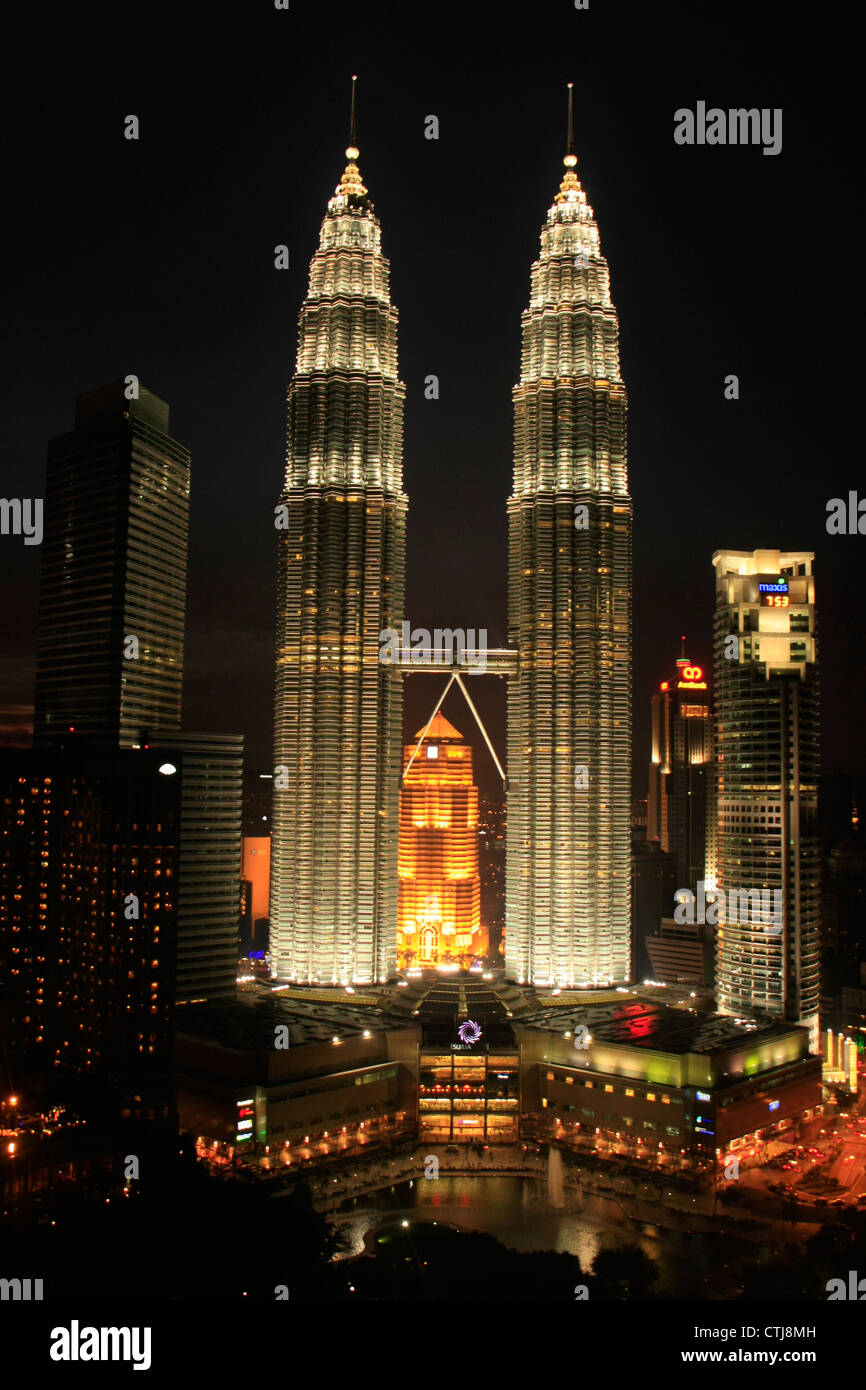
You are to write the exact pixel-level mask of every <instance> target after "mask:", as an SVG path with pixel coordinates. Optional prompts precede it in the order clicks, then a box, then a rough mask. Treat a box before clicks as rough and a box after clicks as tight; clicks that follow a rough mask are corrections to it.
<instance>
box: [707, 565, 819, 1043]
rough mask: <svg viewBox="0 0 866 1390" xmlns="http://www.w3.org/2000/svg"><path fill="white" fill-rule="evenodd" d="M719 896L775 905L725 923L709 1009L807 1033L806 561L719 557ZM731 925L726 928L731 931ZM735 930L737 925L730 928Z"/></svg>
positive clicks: (814, 969)
mask: <svg viewBox="0 0 866 1390" xmlns="http://www.w3.org/2000/svg"><path fill="white" fill-rule="evenodd" d="M713 565H714V566H715V571H716V617H715V751H716V762H715V778H714V781H715V798H714V800H715V808H716V809H715V824H714V827H712V829H713V834H712V860H713V863H714V865H715V878H716V887H717V889H718V890H720V891H721V892H722V893H724V894H725V898H726V901H728V902H730V900H731V893H732V891H733V892H734V893H735V894H738V895H739V898H740V899H741V900H742V899H743V897H744V895H745V894H746V893H752V894H755V895H756V894H757V892H761V893H766V894H767V895H773V894H774V895H776V896H775V898H772V899H771V901H775V902H778V903H779V904H780V913H779V917H778V920H777V921H776V920H774V921H770V922H766V921H756V920H754V916H753V914H752V913H751V912H748V911H743V912H741V913H739V914H732V913H730V911H729V912H728V913H727V914H726V920H725V921H724V922H722V921H720V922H719V924H718V929H717V949H716V990H717V1005H718V1007H719V1009H721V1010H722V1011H723V1012H725V1013H731V1014H735V1015H737V1016H739V1017H750V1016H752V1015H755V1014H758V1015H768V1016H771V1017H775V1018H780V1019H784V1020H786V1021H789V1022H796V1023H801V1024H803V1025H804V1026H805V1027H808V1028H809V1033H810V1041H811V1045H812V1048H813V1050H815V1049H817V1045H818V1012H819V997H820V978H819V972H820V955H819V927H820V837H819V833H818V776H819V756H820V748H819V687H818V664H817V646H816V643H817V639H816V629H815V579H814V573H813V566H814V555H813V554H812V552H811V551H797V552H788V553H786V552H782V551H779V550H769V549H768V550H755V551H751V552H747V551H730V550H720V551H716V553H715V554H714V556H713ZM732 918H734V920H732ZM737 918H738V920H737Z"/></svg>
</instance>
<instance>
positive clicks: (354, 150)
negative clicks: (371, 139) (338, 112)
mask: <svg viewBox="0 0 866 1390" xmlns="http://www.w3.org/2000/svg"><path fill="white" fill-rule="evenodd" d="M357 81H358V74H357V73H353V74H352V107H351V111H350V114H349V148H348V149H347V150H346V158H347V159H357V158H358V143H357V136H356V134H355V86H356V83H357Z"/></svg>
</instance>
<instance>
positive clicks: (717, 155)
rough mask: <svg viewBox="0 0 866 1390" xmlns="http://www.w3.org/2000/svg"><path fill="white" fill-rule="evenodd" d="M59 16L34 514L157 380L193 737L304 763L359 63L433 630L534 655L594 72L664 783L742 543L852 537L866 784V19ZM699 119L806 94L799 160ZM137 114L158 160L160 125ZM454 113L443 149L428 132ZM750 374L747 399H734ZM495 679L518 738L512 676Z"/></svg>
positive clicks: (415, 694)
mask: <svg viewBox="0 0 866 1390" xmlns="http://www.w3.org/2000/svg"><path fill="white" fill-rule="evenodd" d="M33 13H34V20H33V23H34V28H33V30H32V32H29V33H21V34H20V35H19V36H18V37H17V38H13V39H10V40H9V41H8V43H7V51H6V71H5V74H4V78H5V81H4V86H5V88H6V90H5V93H4V97H3V104H4V107H5V111H4V130H5V141H4V144H5V146H6V150H5V154H4V163H5V172H4V185H5V191H6V194H7V199H6V201H7V213H6V217H5V219H4V222H3V226H2V232H0V235H2V239H3V242H4V247H3V261H2V264H3V270H4V281H5V284H4V290H3V298H4V302H5V311H6V312H5V317H6V326H7V331H6V334H5V342H4V361H3V370H2V382H3V387H4V390H5V396H6V400H5V409H4V411H3V420H4V423H3V436H2V471H0V492H2V495H3V496H7V497H10V496H25V497H27V496H39V495H41V493H42V485H43V479H44V459H45V446H46V441H47V440H48V439H49V438H50V437H52V436H53V435H56V434H60V433H63V432H65V431H66V430H67V429H69V428H71V425H72V419H73V411H74V400H75V397H76V395H78V394H79V393H80V392H82V391H85V390H89V389H91V388H93V387H96V386H99V385H102V384H103V383H105V382H107V381H111V380H115V379H117V378H118V377H121V376H124V375H126V374H127V373H129V372H134V373H136V374H137V375H138V376H139V378H140V379H141V381H142V383H143V384H144V385H146V386H147V387H148V388H149V389H150V390H152V391H154V392H155V393H156V394H157V395H159V396H161V397H163V399H165V400H167V401H168V402H169V403H170V405H171V410H172V433H173V434H174V436H175V437H176V438H177V439H179V440H180V441H181V442H182V443H184V444H185V445H186V446H187V447H188V448H190V449H191V451H192V463H193V492H192V533H191V544H190V587H189V607H188V644H187V666H186V693H185V712H184V717H185V723H186V724H187V725H188V726H189V727H191V728H205V729H214V730H219V729H224V730H227V731H230V730H242V731H243V732H244V733H245V734H246V736H247V747H248V760H249V762H250V764H251V765H253V766H268V765H269V763H270V760H271V759H270V742H271V713H272V665H273V633H274V579H275V556H276V548H275V533H274V528H273V507H274V504H275V503H276V501H277V497H278V494H279V489H280V484H281V477H282V468H283V463H284V451H285V441H284V429H285V418H284V417H285V391H286V385H287V382H288V379H289V377H290V375H291V372H292V370H293V367H294V357H295V346H296V326H297V317H298V311H299V308H300V305H301V301H302V299H303V297H304V294H305V292H306V285H307V272H308V266H309V261H310V257H311V255H312V253H313V251H314V249H315V247H316V244H317V238H318V231H319V226H320V223H321V219H322V216H323V214H324V211H325V204H326V201H327V199H328V197H329V196H330V195H331V193H332V192H333V189H334V186H335V184H336V183H337V181H338V179H339V177H340V174H341V172H342V169H343V165H344V162H345V161H344V157H343V150H344V147H345V144H346V138H347V129H346V127H347V108H348V95H349V78H350V74H351V73H353V72H357V73H359V130H358V143H359V147H360V150H361V158H360V161H359V163H360V168H361V172H362V174H363V176H364V179H365V182H366V184H367V186H368V188H369V189H370V192H371V195H372V197H373V200H374V202H375V205H376V211H377V213H378V215H379V217H380V219H381V222H382V230H383V247H384V250H385V254H386V255H387V256H388V257H389V259H390V262H391V274H392V294H393V299H394V302H395V303H396V305H397V306H398V308H399V311H400V373H401V377H402V379H403V380H404V381H405V382H406V386H407V407H406V431H405V455H404V477H405V484H404V485H405V489H406V491H407V492H408V494H409V499H410V511H409V535H408V556H409V558H408V603H407V616H408V617H409V618H410V619H411V621H412V622H413V624H414V625H423V626H426V627H428V628H432V627H434V626H437V625H438V626H464V627H486V628H487V629H488V632H489V637H490V641H491V644H494V645H496V644H501V643H504V641H505V631H506V526H505V500H506V497H507V495H508V493H509V492H510V487H511V468H512V441H511V432H512V412H511V388H512V386H513V384H514V383H515V382H516V380H517V377H518V374H519V356H520V314H521V311H522V310H523V309H524V308H525V306H526V304H527V300H528V292H529V272H530V266H531V263H532V261H533V259H534V258H535V256H536V254H537V251H538V237H539V232H540V229H541V225H542V222H543V220H544V217H545V214H546V210H547V208H548V207H549V205H550V203H551V201H552V199H553V195H554V193H555V191H556V189H557V186H558V183H559V179H560V177H561V172H562V164H561V160H562V155H563V153H564V126H565V84H566V82H567V81H569V80H573V81H574V83H575V124H576V148H577V153H578V160H579V162H578V175H579V177H580V178H581V180H582V182H583V185H584V188H585V189H586V192H587V195H588V198H589V201H590V204H591V205H592V207H593V208H594V210H595V213H596V217H597V219H598V223H599V227H600V231H601V242H602V250H603V252H604V254H605V255H606V256H607V259H608V262H609V265H610V268H611V283H612V290H613V298H614V302H615V304H616V307H617V311H618V314H619V321H620V330H621V349H622V364H623V374H624V377H625V381H626V385H627V388H628V393H629V416H630V438H629V473H630V479H631V489H632V494H633V496H634V499H635V551H634V565H635V608H634V618H635V644H634V700H635V758H636V775H635V791H636V793H640V792H642V791H643V789H644V783H645V771H644V765H645V763H646V759H647V756H648V723H649V708H648V706H649V697H650V695H651V692H652V689H653V688H654V685H655V683H656V682H657V681H658V680H660V679H663V678H664V677H666V676H667V675H668V674H669V668H670V665H671V663H672V661H673V660H674V659H675V657H676V656H677V655H678V654H679V635H680V633H681V632H685V633H687V634H688V635H689V636H688V652H689V655H690V656H691V657H692V658H693V659H694V660H696V661H698V662H700V663H701V664H702V665H705V666H706V665H709V662H710V634H711V618H712V597H713V582H712V581H713V571H712V566H711V556H712V552H713V550H714V549H716V548H718V547H722V546H728V547H731V548H735V549H751V548H753V547H755V546H757V545H770V546H776V545H778V546H780V547H782V548H784V547H786V546H791V547H796V548H801V547H808V548H810V549H814V550H815V551H816V552H817V566H816V569H817V575H818V581H817V583H818V588H817V593H818V603H819V616H820V625H821V626H820V632H821V639H822V645H821V663H822V670H823V677H822V680H823V695H824V701H825V704H824V746H825V754H824V758H825V769H826V770H827V771H829V772H833V771H847V770H852V771H853V770H856V769H860V770H863V769H864V768H866V757H864V733H863V727H862V720H861V717H860V711H861V706H862V690H863V682H864V676H866V672H864V657H863V643H862V618H861V613H862V609H861V603H860V601H859V594H858V593H857V591H856V587H855V577H856V573H857V572H858V571H857V570H856V569H855V561H856V559H858V558H859V557H860V556H862V553H863V547H864V545H866V541H864V539H863V538H862V537H859V536H858V537H829V536H828V535H827V534H826V530H825V518H826V503H827V500H828V499H829V498H830V497H833V496H845V495H846V494H847V492H848V490H849V489H851V488H857V487H858V485H859V487H860V491H861V494H863V493H864V492H866V478H864V471H866V470H864V468H863V461H862V448H861V443H860V438H859V430H857V425H858V423H859V420H858V412H859V409H860V393H859V391H858V388H859V387H860V380H859V366H860V363H859V360H858V358H859V343H855V341H854V327H853V325H854V324H855V323H857V322H859V318H860V308H861V306H860V304H859V302H853V301H854V296H855V294H856V291H857V290H859V287H860V283H861V274H860V264H859V256H858V253H859V252H860V248H861V246H862V243H863V226H862V193H861V188H862V182H861V181H860V180H859V179H858V181H857V183H856V184H855V174H854V170H855V169H856V170H857V173H858V174H859V172H860V164H861V161H860V156H859V150H858V151H857V152H856V157H855V150H854V140H855V138H857V136H856V132H858V131H859V128H860V117H859V114H858V113H857V112H856V110H855V108H854V105H853V102H854V93H855V92H856V90H857V89H858V87H859V85H860V80H859V77H860V75H859V72H858V71H857V69H856V66H855V64H856V62H857V61H858V59H857V52H858V50H857V47H856V45H855V44H854V42H853V39H852V35H851V33H850V32H849V31H848V28H847V25H848V23H849V20H848V13H849V11H848V10H847V9H846V8H845V7H843V6H839V5H835V6H834V5H823V6H821V7H820V9H814V8H807V9H805V10H803V11H798V10H794V9H792V8H791V7H790V6H789V5H783V4H778V3H769V4H762V5H761V7H760V13H759V14H757V15H756V14H755V13H754V12H753V9H752V8H750V7H744V6H743V7H735V6H724V5H720V4H718V3H715V4H712V5H710V4H702V3H695V0H691V3H673V4H669V5H658V4H650V3H644V4H638V3H625V0H591V3H590V9H589V10H588V11H585V12H579V11H576V10H575V9H574V6H573V4H572V3H571V0H542V2H541V3H534V4H532V5H524V6H521V7H516V8H515V9H513V10H510V11H509V9H508V8H507V7H505V6H501V5H490V4H485V5H472V6H469V5H466V4H461V5H453V4H443V3H439V4H437V5H435V6H426V5H421V4H411V5H410V4H405V3H402V4H395V5H387V6H386V5H381V4H363V5H361V4H354V5H344V4H339V3H331V2H330V0H329V3H328V4H322V3H319V2H318V0H310V3H305V2H304V0H291V9H290V10H289V11H288V12H284V11H276V10H275V9H274V8H273V5H272V3H268V0H254V3H247V4H246V5H239V6H231V7H226V8H225V9H220V8H218V7H214V6H209V5H200V4H196V5H187V6H184V7H182V9H181V10H180V16H181V17H180V18H178V17H177V11H176V9H175V8H174V7H165V8H163V7H162V6H161V5H160V4H158V3H157V4H150V5H148V6H146V7H126V6H117V5H114V6H112V7H111V8H110V9H108V8H106V10H105V11H104V12H103V11H102V10H100V9H99V8H98V7H95V6H89V7H87V6H85V7H69V6H64V7H60V6H56V7H52V6H51V5H49V6H47V7H39V8H38V10H34V12H33ZM801 16H802V18H801ZM37 26H38V27H37ZM699 99H701V100H705V101H706V102H707V104H708V105H718V106H721V107H724V108H727V107H729V106H730V107H737V106H746V107H751V106H757V107H777V106H778V107H782V108H783V111H784V116H783V149H782V153H781V154H780V155H778V156H776V157H770V156H764V155H763V154H762V153H761V150H760V149H759V148H753V147H739V148H738V147H734V148H725V147H704V148H691V149H689V148H682V147H679V146H677V145H675V143H674V140H673V126H674V122H673V113H674V111H675V109H676V108H678V107H681V106H689V107H692V108H694V106H695V104H696V102H697V101H698V100H699ZM128 113H135V114H137V115H138V116H139V118H140V121H141V139H140V140H139V141H138V142H137V143H132V142H128V141H126V140H125V139H124V138H123V118H124V116H125V115H126V114H128ZM429 113H435V114H436V115H438V117H439V120H440V127H441V128H440V139H439V140H438V142H437V141H428V140H425V139H424V118H425V116H426V115H427V114H429ZM283 242H285V243H286V244H288V246H289V247H290V254H291V268H290V269H289V270H288V271H282V272H280V271H277V270H275V269H274V264H273V260H274V257H273V248H274V246H275V244H277V243H283ZM855 256H857V261H856V262H855ZM852 287H854V288H852ZM858 299H859V296H858ZM730 372H734V373H737V374H738V375H739V378H740V388H741V399H740V400H739V401H737V402H729V401H726V400H725V399H724V397H723V382H724V377H725V375H726V374H727V373H730ZM429 373H436V374H437V375H438V376H439V378H440V390H441V397H440V399H439V401H436V402H428V401H426V400H425V399H424V389H423V384H424V377H425V376H426V375H427V374H429ZM855 374H856V375H855ZM855 431H856V437H855ZM38 562H39V551H38V548H37V547H27V548H25V547H24V545H23V543H22V540H21V539H20V538H16V537H8V536H7V537H3V538H0V670H2V676H3V679H2V685H0V706H2V707H3V710H4V713H3V714H2V715H0V722H2V723H4V724H8V723H9V720H10V715H9V709H10V707H11V706H26V705H27V704H29V702H30V701H31V699H32V679H33V660H34V650H35V624H36V616H37V582H38ZM472 689H473V691H474V692H477V696H478V702H479V704H480V705H481V707H482V709H483V711H484V713H485V714H486V715H489V716H490V718H491V722H492V726H493V729H494V732H495V734H496V737H497V742H498V743H499V744H500V745H501V744H502V731H503V726H504V703H505V700H504V685H503V683H502V682H500V681H496V680H492V679H490V680H484V681H476V682H475V683H474V684H473V686H472ZM434 691H435V686H434V683H433V680H432V678H430V677H423V678H422V677H419V678H417V679H415V680H412V681H409V682H408V683H407V701H406V703H407V728H408V729H410V731H411V729H414V728H415V727H417V725H418V724H420V723H421V722H423V719H424V717H425V716H426V714H427V713H428V712H429V706H430V702H431V701H432V700H433V699H434ZM447 709H448V713H449V714H450V716H451V717H452V718H456V720H457V723H458V726H459V727H461V728H462V729H463V730H464V732H469V720H468V716H466V715H464V714H463V713H462V711H460V709H459V706H456V705H455V706H452V705H450V704H449V706H448V707H447ZM484 757H486V755H483V756H479V759H478V762H479V765H481V764H483V762H484Z"/></svg>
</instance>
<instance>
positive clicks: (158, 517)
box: [34, 381, 190, 748]
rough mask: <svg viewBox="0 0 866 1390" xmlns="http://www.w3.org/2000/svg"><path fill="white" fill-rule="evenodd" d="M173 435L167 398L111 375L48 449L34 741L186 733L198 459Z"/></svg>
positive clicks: (80, 403)
mask: <svg viewBox="0 0 866 1390" xmlns="http://www.w3.org/2000/svg"><path fill="white" fill-rule="evenodd" d="M168 430H169V409H168V406H167V405H166V404H165V402H164V401H161V400H159V399H158V397H156V396H154V395H152V394H151V392H150V391H146V390H145V389H144V388H143V387H141V388H140V390H139V396H138V399H136V400H128V399H127V398H126V394H125V387H124V383H123V382H122V381H117V382H115V383H113V385H111V386H104V387H102V388H101V389H99V390H97V391H88V392H87V393H86V394H85V395H83V396H79V398H78V400H77V402H76V407H75V429H74V430H73V431H72V432H71V433H69V434H65V435H62V436H61V437H60V438H59V439H52V441H51V443H50V445H49V447H48V468H47V475H46V484H45V512H46V516H45V540H44V544H43V547H42V573H41V579H40V589H39V641H38V653H37V665H36V713H35V729H34V742H35V743H37V744H44V743H49V742H54V741H56V740H57V739H58V738H62V737H64V736H65V735H66V734H67V733H68V732H69V730H70V728H74V730H75V732H76V733H78V734H84V735H85V736H86V737H87V738H89V739H91V740H92V741H94V742H99V743H103V744H113V745H114V746H115V747H117V746H118V745H120V746H121V747H126V748H129V747H131V746H132V745H134V744H138V743H139V742H140V741H141V738H140V735H141V733H142V731H143V730H147V731H149V732H150V733H152V734H155V733H168V732H175V731H176V730H178V729H179V728H180V713H181V687H182V682H183V648H184V618H185V613H186V566H187V539H188V534H189V485H190V457H189V452H188V451H187V450H186V449H185V448H184V447H183V446H182V445H181V444H178V443H177V442H176V441H175V440H174V439H172V438H171V436H170V434H169V432H168ZM133 639H134V641H133Z"/></svg>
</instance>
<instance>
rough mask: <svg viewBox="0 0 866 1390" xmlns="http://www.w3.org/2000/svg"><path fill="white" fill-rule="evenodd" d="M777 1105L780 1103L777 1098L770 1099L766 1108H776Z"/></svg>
mask: <svg viewBox="0 0 866 1390" xmlns="http://www.w3.org/2000/svg"><path fill="white" fill-rule="evenodd" d="M779 1105H780V1102H779V1101H778V1100H771V1101H770V1104H769V1105H768V1106H767V1109H768V1110H778V1108H779Z"/></svg>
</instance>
